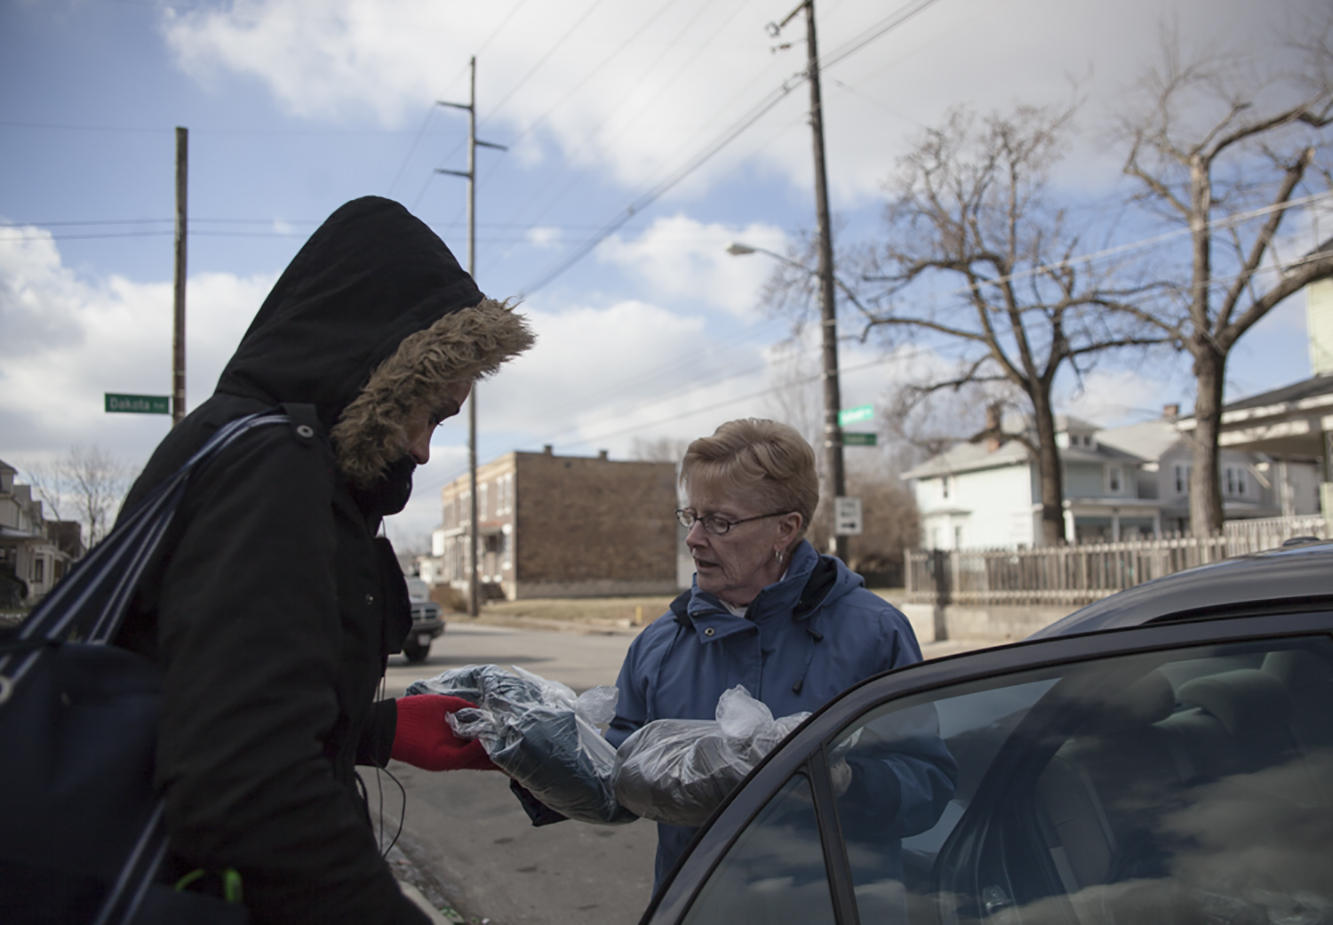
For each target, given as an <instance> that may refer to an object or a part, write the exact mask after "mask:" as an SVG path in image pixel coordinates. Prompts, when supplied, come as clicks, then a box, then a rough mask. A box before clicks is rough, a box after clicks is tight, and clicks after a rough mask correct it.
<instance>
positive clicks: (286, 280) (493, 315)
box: [217, 196, 533, 486]
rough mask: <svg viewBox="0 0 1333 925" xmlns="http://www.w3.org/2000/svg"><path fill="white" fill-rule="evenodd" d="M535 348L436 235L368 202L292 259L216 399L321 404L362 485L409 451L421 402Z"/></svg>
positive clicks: (517, 320) (343, 465)
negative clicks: (412, 413) (411, 425)
mask: <svg viewBox="0 0 1333 925" xmlns="http://www.w3.org/2000/svg"><path fill="white" fill-rule="evenodd" d="M532 341H533V336H532V333H531V331H530V330H529V328H528V326H527V324H526V322H525V320H524V319H523V317H522V316H520V315H518V314H516V313H515V312H513V311H512V310H511V309H510V308H509V307H508V306H506V305H504V304H502V303H499V302H495V301H493V300H490V299H486V298H484V297H483V295H482V293H481V291H480V290H479V289H478V288H477V286H476V284H475V283H474V282H473V280H472V278H471V277H470V276H469V275H468V274H467V273H466V272H465V271H464V270H463V269H462V267H460V266H459V264H458V261H457V260H456V259H455V258H454V255H453V254H452V253H451V252H450V251H449V248H448V247H447V246H446V245H445V244H444V242H443V241H441V240H440V238H439V237H438V236H437V235H436V234H435V233H434V232H433V231H431V230H430V228H428V227H427V226H426V225H425V224H424V223H423V222H421V221H420V220H419V219H417V218H415V217H414V216H412V215H411V214H410V213H409V212H408V211H407V210H406V209H404V208H403V207H402V206H401V205H399V204H398V203H396V202H393V201H391V200H388V199H381V198H379V197H374V196H368V197H364V198H362V199H356V200H353V201H352V202H349V203H347V204H346V205H344V206H342V207H341V208H339V209H338V210H337V211H336V212H334V213H333V215H331V216H330V217H329V218H328V220H327V221H325V222H324V224H323V225H321V226H320V227H319V228H318V229H317V230H316V231H315V233H314V234H313V235H311V237H310V239H309V240H308V241H307V242H306V244H305V246H303V247H302V248H301V250H300V252H298V253H297V255H296V257H295V258H293V260H292V262H291V263H290V264H289V265H288V267H287V269H286V270H285V271H284V272H283V274H282V276H281V277H280V278H279V279H278V282H277V283H276V284H275V285H274V287H273V290H272V291H271V292H270V293H269V295H268V298H267V299H265V300H264V304H263V305H262V306H261V307H260V309H259V312H258V313H257V314H256V315H255V319H254V321H253V322H252V323H251V325H250V328H249V330H247V331H246V333H245V336H244V337H243V338H242V339H241V343H240V346H239V347H238V348H237V350H236V353H235V354H234V355H233V356H232V358H231V361H230V362H229V363H228V364H227V366H226V368H225V369H224V370H223V372H222V376H221V377H220V378H219V380H218V385H217V392H218V393H224V394H229V395H239V396H244V397H250V398H255V399H258V400H261V401H264V402H266V403H270V404H278V403H282V402H299V403H307V404H313V405H314V406H315V407H316V410H317V413H318V415H319V418H320V421H321V422H322V423H323V424H324V426H325V428H326V429H327V430H328V431H330V432H331V433H332V435H333V439H334V445H335V449H336V452H337V456H338V463H339V467H340V469H342V471H343V473H344V474H345V475H347V476H348V477H349V478H351V479H352V481H353V482H354V483H356V484H358V485H362V486H364V485H367V484H369V483H370V482H372V481H373V480H374V479H375V478H376V477H377V476H378V475H379V474H381V473H382V472H383V471H384V469H385V467H386V466H387V465H388V464H389V463H390V462H392V461H393V460H394V459H395V458H396V457H397V456H401V454H402V440H403V436H404V435H403V424H404V421H405V418H406V415H407V413H408V411H409V410H410V409H411V408H412V407H413V406H414V405H415V404H416V402H418V401H420V400H423V399H424V400H429V399H430V398H431V396H432V395H433V393H434V392H436V391H437V390H438V389H439V387H440V386H442V385H443V384H444V383H446V382H450V381H456V380H459V379H471V378H476V377H479V376H485V375H489V374H490V373H493V372H495V370H496V369H497V368H498V367H499V366H500V365H501V364H502V363H504V361H505V360H507V359H509V358H511V357H513V356H515V355H517V354H519V353H521V352H522V351H524V350H526V349H527V348H528V347H529V346H530V345H531V344H532Z"/></svg>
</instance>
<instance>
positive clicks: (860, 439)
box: [842, 430, 878, 446]
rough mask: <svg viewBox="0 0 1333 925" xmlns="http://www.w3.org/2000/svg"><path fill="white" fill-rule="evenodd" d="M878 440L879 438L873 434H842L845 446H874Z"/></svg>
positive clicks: (852, 432) (849, 432)
mask: <svg viewBox="0 0 1333 925" xmlns="http://www.w3.org/2000/svg"><path fill="white" fill-rule="evenodd" d="M877 439H878V437H877V436H876V435H875V434H873V433H859V432H857V431H849V430H844V431H843V432H842V445H843V446H874V445H875V442H876V440H877Z"/></svg>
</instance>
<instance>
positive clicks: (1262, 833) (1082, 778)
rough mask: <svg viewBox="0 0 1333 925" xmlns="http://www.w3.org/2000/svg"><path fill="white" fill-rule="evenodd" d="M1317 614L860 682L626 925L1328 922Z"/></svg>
mask: <svg viewBox="0 0 1333 925" xmlns="http://www.w3.org/2000/svg"><path fill="white" fill-rule="evenodd" d="M1331 633H1333V613H1331V612H1330V611H1328V610H1324V609H1311V610H1308V611H1305V612H1289V613H1283V614H1274V615H1268V616H1258V617H1255V616H1250V617H1235V618H1227V619H1212V620H1198V621H1190V622H1181V623H1168V624H1163V625H1154V626H1149V627H1143V628H1135V629H1128V630H1116V631H1111V632H1103V633H1096V634H1090V635H1086V636H1077V637H1069V638H1060V639H1052V640H1044V641H1039V642H1029V643H1022V644H1018V645H1013V646H1007V647H1001V648H996V649H989V650H983V651H980V652H975V653H970V654H967V655H963V656H958V657H954V658H949V659H942V660H940V661H937V662H929V663H924V664H922V665H919V666H914V667H912V668H909V669H906V670H902V671H897V672H892V673H890V674H887V675H883V676H880V677H878V678H874V679H871V680H869V681H867V682H864V683H863V684H861V685H859V686H857V687H855V688H853V689H851V690H849V691H848V692H846V693H845V694H843V695H842V696H841V697H840V698H838V699H837V700H835V701H834V702H832V703H830V704H829V705H827V706H826V707H825V708H823V709H822V710H821V711H819V712H818V713H816V714H815V715H814V716H812V717H811V718H810V719H809V720H808V721H807V722H806V723H805V724H804V725H803V726H802V727H801V728H800V729H799V730H797V731H796V732H795V733H793V735H792V736H791V737H789V738H788V739H787V740H786V742H784V744H783V745H782V746H781V747H780V748H779V749H777V750H776V751H775V752H774V753H773V754H771V755H770V756H769V757H768V759H767V760H766V761H765V762H764V763H763V764H761V765H760V767H759V768H757V769H756V770H755V772H754V773H753V774H751V775H750V777H749V778H748V779H747V781H746V782H745V783H744V784H743V785H742V786H741V787H739V788H738V789H737V790H736V792H735V793H733V794H732V797H731V798H730V799H729V801H728V802H727V803H726V804H725V805H724V806H723V807H722V808H721V809H720V810H719V811H718V813H717V814H716V815H715V816H714V818H713V819H712V820H711V822H710V824H709V825H708V826H707V827H705V828H704V829H703V830H702V831H701V833H700V834H699V836H698V837H697V838H696V840H695V843H694V845H693V846H692V848H691V850H690V851H689V852H688V853H687V854H686V856H685V857H684V858H682V860H681V863H680V864H679V865H678V866H677V869H676V870H675V871H674V872H673V875H672V876H671V877H670V878H669V879H668V881H667V883H666V884H665V885H664V887H663V889H662V890H661V891H660V892H659V894H658V895H657V896H656V897H655V898H654V901H653V904H652V905H651V906H650V907H649V909H648V911H647V913H645V915H644V918H643V922H644V923H652V925H659V923H673V925H674V923H682V925H706V923H724V922H725V923H728V925H735V923H742V925H743V923H763V925H773V923H777V922H801V923H824V922H827V923H855V922H867V923H870V922H910V923H913V925H916V923H930V925H945V923H950V925H952V923H977V922H983V921H984V922H992V921H993V922H996V923H1010V922H1013V923H1033V922H1040V923H1045V922H1052V923H1054V922H1079V923H1082V922H1087V923H1107V925H1116V923H1133V925H1140V923H1141V922H1143V921H1186V922H1193V921H1198V922H1236V923H1241V922H1292V923H1296V922H1301V923H1318V922H1333V860H1331V858H1333V852H1330V850H1329V846H1330V845H1333V710H1330V709H1329V705H1330V704H1333V635H1331Z"/></svg>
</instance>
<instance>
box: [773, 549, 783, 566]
mask: <svg viewBox="0 0 1333 925" xmlns="http://www.w3.org/2000/svg"><path fill="white" fill-rule="evenodd" d="M773 558H774V559H777V560H778V565H781V564H782V550H781V549H775V550H773Z"/></svg>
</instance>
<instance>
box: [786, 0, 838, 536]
mask: <svg viewBox="0 0 1333 925" xmlns="http://www.w3.org/2000/svg"><path fill="white" fill-rule="evenodd" d="M802 9H804V10H805V43H806V76H807V77H808V78H809V80H810V129H811V132H812V134H813V136H814V152H815V219H816V221H817V222H818V223H819V266H818V269H817V271H816V273H817V275H818V277H819V309H820V318H821V319H822V323H821V325H820V330H821V332H822V335H823V348H824V350H823V353H824V479H825V482H824V485H825V491H824V501H825V503H826V504H827V505H828V509H827V510H825V511H824V516H825V517H826V518H827V519H828V524H829V552H831V553H833V554H834V555H836V556H837V557H838V558H839V559H843V560H844V561H845V560H846V558H847V538H846V537H845V536H841V535H839V534H838V526H837V517H836V516H835V514H834V509H835V507H836V505H837V499H838V498H841V497H842V496H843V495H845V494H846V491H847V477H846V470H845V469H844V468H843V457H842V427H841V426H840V425H839V424H838V411H839V410H840V409H841V407H842V396H841V394H840V392H841V389H840V387H839V385H838V313H837V304H836V302H835V301H834V291H833V286H834V275H833V228H832V225H831V223H830V222H829V208H828V176H827V174H826V173H825V169H824V107H823V103H822V98H821V95H820V90H819V46H818V43H817V41H816V39H815V0H805V2H803V3H801V4H800V5H799V6H797V7H796V9H794V10H792V11H791V12H790V13H788V14H787V16H786V18H785V19H783V20H782V22H780V23H778V24H777V25H776V26H771V27H770V28H769V32H770V34H772V35H774V36H776V35H777V34H778V33H779V32H781V31H782V28H783V27H784V26H785V25H787V23H789V22H790V21H791V20H792V18H793V17H794V16H795V15H796V14H797V13H799V12H800V11H801V10H802Z"/></svg>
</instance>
